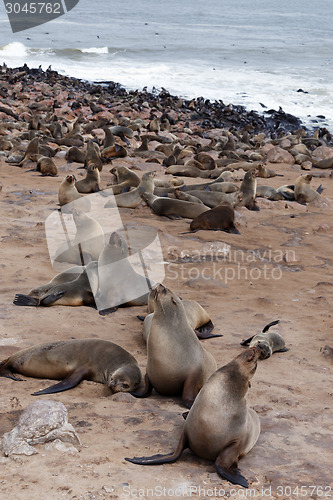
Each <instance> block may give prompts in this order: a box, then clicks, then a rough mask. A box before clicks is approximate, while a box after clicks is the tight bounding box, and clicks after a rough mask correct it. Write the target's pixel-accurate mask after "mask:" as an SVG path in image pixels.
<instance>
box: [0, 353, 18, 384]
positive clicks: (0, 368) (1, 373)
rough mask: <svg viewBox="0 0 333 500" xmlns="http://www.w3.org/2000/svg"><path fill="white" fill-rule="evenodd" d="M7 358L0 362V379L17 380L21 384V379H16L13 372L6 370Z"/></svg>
mask: <svg viewBox="0 0 333 500" xmlns="http://www.w3.org/2000/svg"><path fill="white" fill-rule="evenodd" d="M8 360H9V358H7V359H5V360H4V361H1V363H0V377H6V378H11V379H12V380H17V381H20V382H22V380H23V379H22V378H19V377H16V376H15V375H14V374H13V372H12V371H11V370H10V369H9V368H7V366H6V364H7V362H8Z"/></svg>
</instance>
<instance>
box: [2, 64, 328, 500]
mask: <svg viewBox="0 0 333 500" xmlns="http://www.w3.org/2000/svg"><path fill="white" fill-rule="evenodd" d="M22 71H23V72H24V70H22V69H21V72H22ZM18 73H19V71H16V73H15V72H13V73H12V72H10V71H7V72H5V70H3V72H2V74H0V89H1V91H2V94H1V95H2V97H1V101H2V102H1V105H0V108H1V110H0V143H1V144H2V141H3V140H4V139H6V140H8V141H11V142H12V143H14V144H15V140H14V139H15V137H16V136H19V135H20V134H22V133H23V132H27V131H28V125H29V122H31V120H32V118H34V117H36V116H37V115H40V116H41V123H43V119H44V118H45V117H46V116H47V114H48V113H55V114H56V115H57V117H58V119H59V122H61V120H63V121H65V122H70V121H71V122H73V121H74V120H75V119H76V118H77V117H78V116H79V113H82V116H83V118H84V120H85V121H95V120H99V119H106V120H110V123H112V122H111V121H112V120H113V119H115V118H116V117H117V118H118V120H119V119H120V118H121V117H122V118H128V119H129V120H130V121H133V120H134V119H138V118H140V119H141V120H142V125H141V134H143V133H148V134H153V132H150V131H149V130H147V128H146V127H147V124H148V122H149V120H151V119H152V117H154V115H155V116H156V117H158V118H160V117H161V116H162V115H163V113H165V112H166V114H167V115H168V117H169V119H170V122H171V129H170V130H169V131H162V132H160V135H161V136H163V137H166V138H171V139H172V142H173V143H175V144H176V143H179V144H180V146H181V147H182V148H184V147H185V146H186V144H189V143H190V142H191V141H192V143H195V144H201V146H202V147H204V146H206V147H208V146H209V145H210V144H211V139H212V138H213V137H215V138H217V137H220V136H221V132H222V130H229V131H230V130H233V131H234V132H235V133H236V131H241V130H242V129H244V127H246V125H250V127H249V134H250V136H251V137H253V136H256V135H257V134H258V133H259V132H263V133H264V134H265V135H264V137H265V138H266V139H267V141H266V150H265V151H266V153H267V152H268V151H269V148H268V147H267V144H268V142H269V140H270V141H271V142H272V140H271V139H270V137H271V134H272V133H273V131H274V127H275V129H276V130H277V133H276V134H275V138H280V139H281V137H282V135H283V134H282V135H281V130H282V129H283V125H285V134H284V135H285V137H286V140H287V138H288V135H289V136H290V135H292V132H290V131H292V130H293V127H294V126H295V124H297V121H293V120H292V119H291V118H290V119H289V120H288V119H285V121H283V119H284V118H285V117H283V116H280V117H276V116H275V117H274V116H272V117H271V118H272V121H271V122H264V121H262V120H261V119H260V118H258V117H257V115H256V114H253V115H251V114H247V113H245V112H244V113H242V112H241V110H239V109H235V110H232V109H231V108H230V110H229V111H230V113H229V114H227V110H226V109H224V113H222V112H221V110H220V111H219V113H217V111H216V114H215V115H214V113H213V111H212V108H214V106H212V105H211V107H210V106H208V105H207V106H205V105H204V103H203V102H200V101H199V100H198V101H197V102H195V103H194V104H192V106H191V105H186V106H185V104H184V103H181V102H178V107H177V105H176V104H177V99H176V98H172V99H171V97H169V96H167V95H166V96H165V97H164V98H163V99H162V98H161V101H160V109H159V108H158V107H156V105H155V104H156V102H157V101H158V99H157V98H156V97H155V98H152V97H151V98H150V99H151V100H149V96H148V95H145V94H139V93H134V92H133V93H132V94H131V93H129V94H127V93H126V92H125V91H123V89H121V88H117V87H115V89H114V91H113V92H114V93H113V96H112V94H108V96H104V99H106V103H103V102H104V101H103V100H101V101H100V103H98V102H97V101H98V99H99V97H100V95H101V89H100V88H99V90H98V88H95V91H92V90H91V87H90V86H85V84H83V83H79V82H78V81H73V82H72V88H70V89H69V88H66V86H67V87H69V86H70V79H65V78H62V79H59V81H58V79H57V76H56V75H54V74H48V75H47V74H46V73H43V74H39V75H38V74H35V75H32V76H31V75H30V76H27V75H28V74H29V72H26V74H23V75H22V74H21V75H19V76H17V74H18ZM15 75H16V76H15ZM96 89H97V90H96ZM69 93H70V94H72V95H69ZM85 99H86V101H85ZM93 100H94V102H96V104H97V105H98V106H101V107H102V110H101V111H99V112H97V113H93V112H92V111H91V109H90V107H89V102H90V101H93ZM55 101H56V105H55ZM152 101H154V102H152ZM73 102H78V103H79V105H80V106H79V107H78V108H75V106H72V103H73ZM167 102H169V108H167V106H168V104H167ZM32 104H35V106H33V105H32ZM42 105H44V108H43V107H42ZM3 108H5V111H4V110H3ZM200 110H201V111H200ZM200 113H202V114H201V115H200ZM237 117H239V122H237ZM231 118H232V120H231ZM287 118H288V117H287ZM273 119H276V121H275V124H274V123H273ZM279 120H280V121H279ZM217 121H218V122H219V123H220V127H219V128H218V127H217V126H216V122H217ZM278 121H279V123H280V124H282V125H276V124H277V123H278ZM8 123H11V124H12V125H13V126H12V127H11V126H6V125H4V126H3V124H8ZM256 123H258V126H257V127H255V124H256ZM286 124H287V125H288V127H287V125H286ZM232 127H234V128H232ZM251 127H252V128H251ZM278 127H280V128H278ZM35 133H37V135H40V136H43V137H46V136H48V134H49V132H47V127H45V128H44V127H43V126H41V127H40V128H39V129H38V130H35ZM306 136H307V137H313V133H312V132H311V133H307V135H306ZM83 137H84V141H85V144H84V146H83V147H82V148H81V149H82V150H85V147H86V142H87V141H88V140H89V139H90V138H95V139H98V140H99V141H103V138H104V132H103V131H102V129H101V128H100V127H96V128H95V129H94V128H92V130H91V131H90V132H89V133H86V134H83ZM318 137H319V138H318V139H317V140H318V141H319V142H318V144H317V146H316V147H320V146H322V149H323V156H322V158H329V157H330V156H333V145H332V143H330V142H329V140H327V138H330V136H329V134H326V136H325V131H320V133H319V135H318ZM320 141H322V142H320ZM129 142H130V144H129V145H128V146H127V145H126V144H125V143H124V142H122V141H121V140H120V139H119V138H117V143H118V144H119V145H122V146H126V148H127V151H128V156H126V157H125V158H116V159H113V160H112V165H111V164H110V163H106V164H104V166H103V169H102V171H101V174H100V175H101V187H102V188H105V187H107V184H108V183H109V182H110V181H111V180H112V175H111V174H110V172H109V170H110V168H111V167H112V166H118V165H125V166H127V167H128V168H131V169H133V170H134V171H135V172H136V173H137V174H138V175H139V176H140V177H142V175H143V174H144V172H146V171H155V172H156V175H155V178H157V179H165V178H171V176H166V175H165V173H164V170H165V167H164V166H163V165H162V162H161V160H158V159H154V158H149V161H147V158H144V157H140V156H137V155H135V154H134V150H135V149H136V148H138V147H139V146H140V144H141V140H140V139H139V137H137V136H136V134H134V137H133V138H132V139H130V141H129ZM324 142H325V145H323V143H324ZM28 143H29V140H23V141H22V143H21V144H22V147H23V149H24V148H26V147H27V145H28ZM264 143H265V141H264V139H263V140H262V144H259V143H258V145H257V146H253V148H252V151H257V150H259V149H260V148H261V147H265V146H264ZM314 143H315V140H314ZM158 144H159V142H157V141H156V140H155V141H154V140H152V141H150V143H149V148H150V149H151V150H153V149H154V148H155V147H156V146H157V145H158ZM279 144H280V146H281V148H282V149H283V143H281V141H280V143H279ZM285 144H287V143H285ZM49 145H51V146H52V147H53V148H55V149H56V148H58V152H57V154H56V156H55V157H54V161H55V163H56V166H57V169H58V176H56V177H49V176H42V175H41V174H40V172H37V171H35V168H36V162H33V161H30V160H29V161H27V162H26V163H24V165H23V167H21V168H20V167H17V166H15V165H13V164H9V163H8V162H7V161H6V160H7V157H8V156H9V154H10V152H11V150H10V149H9V150H6V149H4V148H3V147H2V148H1V156H0V171H1V176H0V184H1V185H2V190H1V192H0V203H1V213H2V231H1V250H2V262H1V267H2V286H1V305H0V315H1V319H2V329H1V335H0V355H1V358H0V359H1V360H2V359H5V358H7V357H8V356H10V355H11V354H12V353H14V352H16V351H17V350H19V349H23V348H25V347H29V346H33V345H35V344H38V343H42V342H47V341H53V340H62V339H71V338H75V339H85V338H96V339H103V340H110V341H112V342H115V343H117V344H119V345H121V346H122V347H123V348H125V349H127V350H128V351H129V352H130V353H131V354H132V355H133V356H135V358H136V359H137V361H138V363H139V366H140V368H141V371H142V373H143V374H144V373H145V367H146V362H147V353H146V345H145V343H144V341H143V339H142V324H141V322H140V321H139V320H138V319H137V315H145V314H146V312H147V308H146V307H145V306H140V307H126V308H119V309H118V310H117V311H116V312H114V313H113V314H111V315H106V316H102V315H100V314H99V313H98V311H97V310H95V309H93V308H90V307H84V306H82V307H65V306H57V305H55V306H53V307H17V306H15V305H14V304H13V299H14V296H15V294H16V293H23V294H27V293H29V292H30V290H31V289H32V288H34V287H36V286H39V285H41V284H43V283H46V282H48V281H49V280H50V279H51V278H52V277H53V276H54V275H55V274H56V272H55V270H54V269H53V268H52V265H51V262H50V258H49V253H48V248H47V241H46V235H45V220H46V218H47V217H48V216H49V215H50V214H51V213H52V212H53V211H54V210H56V209H57V208H58V205H57V204H58V198H57V193H58V189H59V185H60V183H61V181H62V180H63V179H64V177H65V176H66V175H67V174H72V173H74V174H75V175H76V177H77V179H78V180H79V179H82V178H83V177H84V175H85V170H83V169H80V168H78V167H80V166H82V165H79V164H78V163H68V162H66V160H65V158H64V151H65V150H66V148H65V147H59V146H58V145H57V144H56V143H55V142H54V141H52V137H51V136H49ZM270 146H272V147H273V144H271V143H270ZM275 146H276V144H274V147H275ZM289 147H290V146H289ZM61 149H62V150H63V151H60V150H61ZM287 149H288V148H287V147H286V148H284V150H285V151H286V150H287ZM313 149H314V146H313ZM207 152H208V153H209V154H211V156H212V157H213V158H214V159H215V160H217V159H218V157H219V151H216V150H214V149H212V150H208V151H207ZM289 154H290V153H289ZM318 154H319V153H318ZM220 157H221V156H220ZM318 159H320V158H319V157H318ZM266 167H269V168H272V169H274V170H275V171H276V172H278V173H279V174H281V175H282V176H283V177H273V178H270V179H258V185H260V184H262V185H264V184H265V185H266V184H269V185H270V186H273V187H275V188H277V187H279V186H281V185H289V184H294V183H295V180H296V178H297V177H299V176H300V175H303V174H306V173H308V172H306V171H304V170H302V169H301V166H300V165H299V164H296V163H295V162H293V163H291V162H289V163H286V162H283V161H279V162H274V163H272V162H266ZM310 168H311V167H310ZM239 172H240V171H239ZM242 173H243V174H244V172H243V171H242ZM311 173H312V174H313V179H312V182H311V186H313V187H314V189H316V188H317V187H318V186H319V184H322V186H323V188H324V191H323V193H322V194H321V195H320V198H319V200H317V201H316V202H313V203H309V204H304V205H302V204H299V203H297V202H296V201H288V200H280V201H270V200H267V199H263V198H258V199H257V204H258V206H259V208H260V211H250V210H247V208H245V207H240V208H237V207H236V208H235V210H236V222H235V224H236V226H237V228H238V229H239V232H240V234H239V235H235V234H229V233H226V232H222V231H199V232H197V233H193V234H181V233H183V232H185V231H188V230H189V226H188V223H187V222H189V221H188V220H187V221H186V220H185V219H177V220H170V219H168V218H167V217H161V216H158V215H155V214H154V213H152V210H151V208H150V207H148V206H146V205H145V204H144V203H143V202H142V203H141V204H140V205H139V206H138V207H137V208H135V209H129V208H120V209H119V211H120V216H121V218H122V221H123V222H124V223H132V224H133V223H135V224H136V225H138V226H140V225H141V224H145V225H149V226H151V227H154V228H156V230H157V232H158V236H159V239H160V242H161V247H162V250H163V259H164V263H165V279H164V281H163V284H164V285H165V286H167V287H168V288H170V289H171V290H173V291H174V292H175V293H176V294H178V295H179V296H181V297H182V299H193V300H196V301H197V302H199V303H200V304H201V305H202V306H203V307H204V308H205V309H206V310H207V312H208V313H209V315H210V317H211V319H212V321H213V323H214V325H215V328H214V332H215V333H219V334H222V335H223V336H222V337H219V338H213V339H207V340H204V341H202V342H203V345H204V347H205V349H207V350H208V351H209V352H211V353H212V354H213V355H214V357H215V359H216V362H217V366H218V367H221V366H223V365H224V364H226V363H228V362H229V361H231V360H232V359H233V358H234V357H235V356H236V355H237V354H239V353H240V352H241V351H242V349H243V347H241V346H240V342H241V341H242V339H244V338H247V337H249V336H251V335H254V334H256V333H259V332H260V331H261V330H262V328H263V327H264V326H265V325H266V324H267V323H269V322H271V321H274V320H277V319H279V320H280V323H279V325H278V326H276V327H275V330H276V331H278V332H279V333H280V334H281V335H282V336H283V338H284V340H285V342H286V346H287V347H288V349H289V350H288V351H287V352H282V353H275V354H273V355H272V356H271V357H270V358H269V359H266V360H263V361H259V363H258V368H257V371H256V373H255V375H254V377H253V379H252V382H251V385H252V387H251V388H250V390H249V392H248V395H247V401H248V403H249V405H250V406H251V407H252V408H253V409H254V410H255V411H256V412H257V413H258V415H259V418H260V422H261V433H260V437H259V440H258V442H257V444H256V445H255V446H254V448H253V449H252V450H251V451H250V453H248V454H247V455H246V456H245V457H244V458H242V459H241V460H240V462H239V469H240V470H241V472H242V474H243V475H244V476H245V477H246V478H247V479H248V481H249V485H250V490H248V491H252V492H254V493H252V496H255V497H256V498H268V499H270V498H271V499H278V498H291V499H296V498H299V496H303V497H305V498H322V497H325V498H329V497H331V496H333V483H332V474H331V472H330V470H331V467H332V421H331V420H332V416H331V411H332V410H331V408H332V396H333V392H332V381H333V380H332V379H333V377H332V360H331V359H330V358H329V357H327V356H325V355H324V354H323V353H322V352H321V349H322V348H323V347H324V346H325V345H330V346H331V347H332V345H333V342H332V301H333V273H332V236H333V218H332V215H333V209H332V200H333V179H332V177H330V173H331V169H325V170H323V169H318V168H314V167H312V168H311ZM183 180H184V181H185V182H186V183H189V184H195V183H198V182H202V181H203V179H196V178H185V177H184V178H183ZM235 182H236V183H237V184H238V185H240V181H235ZM224 248H227V250H228V251H227V254H226V257H224V258H221V254H220V253H219V252H220V251H221V249H224ZM23 378H24V381H22V382H16V381H13V380H10V379H7V378H1V379H0V381H1V388H2V390H1V396H0V400H1V412H0V436H2V435H3V434H4V433H6V432H9V431H10V430H11V429H12V428H13V427H14V426H15V425H16V423H17V420H18V418H19V416H20V414H21V413H22V411H23V410H24V408H26V406H28V405H29V404H30V403H31V402H33V401H34V400H35V398H34V397H33V396H31V393H32V392H34V391H37V390H39V389H40V388H44V387H47V386H48V385H50V381H47V380H38V379H34V378H28V377H23ZM41 398H45V399H52V400H55V401H61V402H62V403H64V405H65V406H66V408H67V409H68V413H69V422H70V423H71V424H73V426H74V428H75V429H76V431H77V432H78V434H79V436H80V439H81V441H82V447H81V448H80V449H79V451H77V452H67V453H64V452H60V451H58V450H56V449H46V448H45V447H44V446H42V445H40V446H37V447H36V449H37V451H38V454H36V455H33V456H30V457H27V456H15V455H13V456H11V457H4V456H2V457H1V458H0V467H1V470H2V478H1V481H0V495H1V497H2V496H3V497H4V498H5V497H10V498H12V497H15V498H17V499H19V500H21V499H22V500H23V499H24V500H30V499H35V498H36V496H38V495H39V496H43V497H44V498H46V499H48V500H49V499H50V500H53V499H61V498H66V499H67V498H68V499H82V500H83V499H84V500H88V499H99V498H105V499H111V498H114V499H117V498H119V499H124V498H154V497H165V498H172V497H174V496H178V497H180V498H182V497H183V498H191V497H193V498H204V499H207V498H239V497H240V496H243V497H244V496H246V491H245V490H244V489H243V488H241V487H239V486H234V485H231V484H230V483H228V482H227V481H224V480H222V479H221V478H220V477H219V476H218V475H217V473H216V471H215V469H214V465H213V463H212V462H208V461H205V460H203V459H200V458H198V457H196V456H194V455H193V454H192V453H191V452H190V451H189V450H186V451H185V452H184V453H183V455H182V457H181V458H180V459H179V460H178V461H177V462H176V463H174V464H169V465H161V466H156V467H141V466H138V465H134V464H130V463H127V462H126V461H125V460H124V458H125V457H128V456H129V457H132V456H134V455H136V456H142V455H153V454H156V453H168V452H171V451H173V450H174V448H175V446H176V444H177V443H178V440H179V436H180V433H181V430H182V427H183V418H182V413H183V412H184V411H185V410H186V408H184V405H183V404H182V402H181V400H180V399H179V398H176V397H165V396H161V395H159V394H157V393H156V392H155V391H154V392H153V394H152V396H151V397H149V398H147V399H135V398H134V397H133V396H131V395H130V394H126V393H118V394H115V395H112V394H111V393H110V391H109V389H108V388H107V387H105V386H103V385H102V384H96V383H94V382H89V381H83V382H82V383H80V385H79V386H78V387H76V388H74V389H72V390H70V391H67V392H63V393H59V394H53V395H49V396H42V397H41ZM241 490H242V491H241ZM301 491H302V492H303V494H302V495H301ZM248 494H249V493H248Z"/></svg>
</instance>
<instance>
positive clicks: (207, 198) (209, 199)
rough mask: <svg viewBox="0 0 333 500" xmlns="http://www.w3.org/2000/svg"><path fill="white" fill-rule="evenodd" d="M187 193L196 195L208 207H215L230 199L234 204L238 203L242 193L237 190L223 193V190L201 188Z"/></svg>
mask: <svg viewBox="0 0 333 500" xmlns="http://www.w3.org/2000/svg"><path fill="white" fill-rule="evenodd" d="M186 193H187V194H190V195H192V196H196V197H197V198H199V200H201V201H202V202H203V203H204V204H205V205H206V206H207V207H209V208H214V207H217V205H220V204H221V203H222V202H223V201H228V202H229V203H230V204H231V205H232V206H235V205H238V204H239V202H240V199H241V193H240V192H239V191H235V192H234V193H223V192H221V191H206V190H200V189H193V190H192V191H186Z"/></svg>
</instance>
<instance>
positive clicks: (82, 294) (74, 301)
mask: <svg viewBox="0 0 333 500" xmlns="http://www.w3.org/2000/svg"><path fill="white" fill-rule="evenodd" d="M97 287H98V274H97V262H96V261H94V262H90V263H89V264H88V265H87V266H86V268H85V269H84V270H83V272H82V273H81V274H80V275H79V276H78V277H77V278H75V279H74V280H73V281H68V282H62V283H60V284H58V285H55V286H53V287H51V288H49V289H48V290H47V291H45V292H44V293H39V295H38V296H31V295H24V294H20V293H17V294H16V295H15V298H14V301H13V304H15V305H16V306H35V307H38V306H42V307H48V306H54V305H57V306H90V307H95V308H96V303H95V298H94V292H96V290H97ZM30 293H31V292H30Z"/></svg>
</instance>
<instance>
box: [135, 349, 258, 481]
mask: <svg viewBox="0 0 333 500" xmlns="http://www.w3.org/2000/svg"><path fill="white" fill-rule="evenodd" d="M260 353H261V351H260V349H259V348H258V347H252V348H250V349H246V351H244V352H242V353H241V354H239V355H238V356H237V357H236V358H234V359H233V360H232V361H231V362H230V363H228V364H227V365H225V366H223V367H222V368H220V369H219V370H217V371H216V372H215V373H214V374H213V375H212V376H211V377H210V378H209V379H208V381H207V382H206V383H205V385H204V386H203V388H202V389H201V391H200V392H199V394H198V395H197V397H196V399H195V401H194V403H193V406H192V408H191V409H190V411H189V413H188V415H187V418H186V420H185V424H184V429H183V432H182V434H181V437H180V440H179V443H178V446H177V448H176V450H175V451H174V452H173V453H169V454H167V455H153V456H152V457H133V458H125V460H127V461H128V462H132V463H134V464H140V465H158V464H164V463H172V462H175V461H176V460H178V458H179V457H180V455H181V454H182V452H183V450H185V449H186V448H189V449H190V450H191V451H192V452H193V453H194V454H195V455H197V456H199V457H201V458H204V459H206V460H213V461H214V465H215V469H216V471H217V473H218V474H219V475H220V476H221V477H222V478H223V479H226V480H227V481H230V482H231V483H233V484H239V485H240V486H243V487H244V488H248V482H247V480H246V479H245V477H244V476H242V474H241V473H240V471H239V469H238V460H239V459H240V458H241V457H243V456H244V455H246V454H247V453H248V452H249V451H250V450H251V449H252V448H253V446H254V445H255V444H256V442H257V440H258V437H259V434H260V421H259V417H258V415H257V414H256V412H255V411H254V410H252V408H249V407H248V405H247V402H246V399H245V396H246V393H247V391H248V388H249V382H250V379H251V378H252V377H253V375H254V373H255V371H256V368H257V360H258V358H259V356H260ZM172 358H173V355H172V357H171V358H170V359H172Z"/></svg>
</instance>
